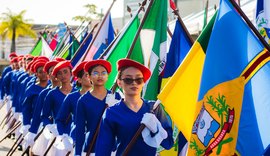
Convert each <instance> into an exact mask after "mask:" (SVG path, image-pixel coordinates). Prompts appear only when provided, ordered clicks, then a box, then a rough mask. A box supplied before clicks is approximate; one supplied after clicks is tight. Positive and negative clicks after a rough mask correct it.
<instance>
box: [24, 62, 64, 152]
mask: <svg viewBox="0 0 270 156" xmlns="http://www.w3.org/2000/svg"><path fill="white" fill-rule="evenodd" d="M57 63H59V62H58V61H50V62H47V63H46V64H45V66H44V69H43V70H44V72H46V73H47V74H48V75H49V79H50V81H51V84H50V85H49V86H48V87H47V88H46V89H43V90H42V91H41V92H40V93H39V95H38V99H37V103H36V106H35V109H34V113H33V120H32V123H31V127H30V129H29V132H28V133H27V134H26V136H25V137H24V140H25V144H24V145H25V147H28V146H31V147H32V146H33V145H34V138H35V136H36V134H37V132H38V130H39V127H40V123H41V116H40V114H41V111H42V108H43V105H44V100H45V97H46V95H47V94H48V92H49V91H50V90H52V89H53V88H55V87H57V86H60V81H59V80H58V79H56V77H55V76H52V71H53V69H54V67H55V66H56V64H57Z"/></svg>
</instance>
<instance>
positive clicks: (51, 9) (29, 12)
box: [0, 0, 123, 25]
mask: <svg viewBox="0 0 270 156" xmlns="http://www.w3.org/2000/svg"><path fill="white" fill-rule="evenodd" d="M112 2H113V0H0V14H2V13H3V12H7V8H9V9H10V10H11V11H12V12H14V13H19V12H20V11H22V10H26V13H25V19H32V20H33V24H58V23H63V22H64V21H65V22H66V23H67V24H68V25H79V24H80V22H75V21H74V20H72V18H73V17H74V16H78V15H80V16H83V15H85V14H86V12H87V9H86V8H85V7H84V5H86V4H95V5H96V6H97V11H98V12H100V11H101V9H102V10H103V13H104V14H105V13H106V11H107V10H108V8H109V7H110V5H111V3H112ZM111 15H112V17H113V18H114V17H122V16H123V0H116V2H115V3H114V5H113V7H112V10H111ZM0 16H1V15H0Z"/></svg>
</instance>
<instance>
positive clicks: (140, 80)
mask: <svg viewBox="0 0 270 156" xmlns="http://www.w3.org/2000/svg"><path fill="white" fill-rule="evenodd" d="M120 80H123V81H124V83H125V84H128V85H130V84H132V83H133V82H134V81H135V82H136V83H137V84H138V85H139V84H142V83H143V78H142V77H140V78H136V79H132V78H123V79H120Z"/></svg>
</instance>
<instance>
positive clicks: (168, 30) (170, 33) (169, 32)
mask: <svg viewBox="0 0 270 156" xmlns="http://www.w3.org/2000/svg"><path fill="white" fill-rule="evenodd" d="M167 32H168V34H169V35H170V37H171V38H172V36H173V34H172V32H171V30H170V29H169V27H167Z"/></svg>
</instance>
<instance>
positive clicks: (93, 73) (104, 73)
mask: <svg viewBox="0 0 270 156" xmlns="http://www.w3.org/2000/svg"><path fill="white" fill-rule="evenodd" d="M91 75H92V76H95V77H98V76H101V77H106V76H107V75H108V72H106V71H103V72H101V73H99V72H97V71H94V72H92V73H91Z"/></svg>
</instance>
